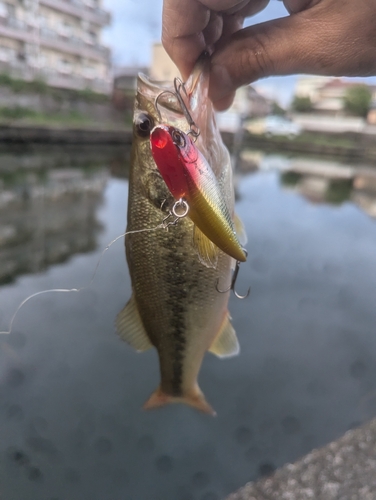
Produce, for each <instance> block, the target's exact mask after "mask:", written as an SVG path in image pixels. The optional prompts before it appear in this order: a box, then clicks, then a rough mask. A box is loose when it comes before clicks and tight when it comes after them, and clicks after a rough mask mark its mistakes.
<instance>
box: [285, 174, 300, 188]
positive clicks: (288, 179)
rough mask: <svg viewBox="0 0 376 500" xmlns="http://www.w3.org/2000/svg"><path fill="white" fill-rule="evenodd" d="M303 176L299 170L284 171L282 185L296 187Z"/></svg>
mask: <svg viewBox="0 0 376 500" xmlns="http://www.w3.org/2000/svg"><path fill="white" fill-rule="evenodd" d="M301 178H302V175H301V174H298V173H297V172H282V173H281V175H280V181H281V184H282V186H288V187H294V186H296V185H297V184H298V182H299V181H300V179H301Z"/></svg>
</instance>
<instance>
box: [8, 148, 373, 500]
mask: <svg viewBox="0 0 376 500" xmlns="http://www.w3.org/2000/svg"><path fill="white" fill-rule="evenodd" d="M128 156H129V151H123V150H112V149H109V150H106V151H103V150H102V149H101V150H98V151H95V149H94V150H93V148H92V149H90V150H66V149H65V150H64V151H62V150H59V149H54V150H50V149H48V148H46V149H43V148H42V149H40V148H39V149H36V150H21V151H20V150H19V149H18V150H14V151H8V150H6V151H5V150H4V151H0V165H1V168H0V170H1V171H0V179H1V181H0V184H1V190H0V282H1V286H0V329H1V330H7V329H8V328H9V324H10V321H11V319H12V316H13V314H14V312H15V311H16V309H17V307H18V305H19V304H20V303H21V302H22V301H23V300H24V299H25V298H26V297H28V296H29V295H31V294H33V293H36V292H39V291H43V290H46V289H52V288H59V289H70V288H81V287H85V285H89V286H87V287H86V288H84V289H82V290H81V291H80V292H72V293H57V292H54V293H49V294H42V295H38V296H36V297H34V298H32V299H31V300H29V301H28V302H27V303H26V304H25V305H24V306H23V307H22V308H21V309H20V310H19V312H18V314H17V315H16V317H15V320H14V322H13V326H12V333H11V334H10V335H2V336H0V496H1V497H2V498H4V499H7V500H36V499H38V500H76V499H77V500H82V499H90V500H103V499H111V500H124V499H127V500H129V499H130V500H143V499H145V500H146V499H147V500H220V499H223V498H224V497H225V496H226V495H227V494H229V493H230V492H232V491H234V490H236V489H237V488H239V487H240V486H242V485H243V484H245V483H246V482H247V481H250V480H254V479H257V478H258V477H260V476H261V475H266V474H269V473H272V472H273V470H274V469H275V468H277V467H280V466H282V465H283V464H285V463H287V462H291V461H294V460H296V459H298V458H299V457H301V456H302V455H304V454H305V453H307V452H309V451H310V450H312V449H313V448H315V447H318V446H321V445H323V444H325V443H327V442H329V441H331V440H333V439H336V438H338V437H339V436H341V435H342V434H343V433H344V432H346V431H347V430H348V429H351V428H353V427H356V426H358V425H360V424H361V423H362V422H364V421H366V420H368V419H370V418H372V417H373V416H375V415H376V334H375V329H374V325H375V324H376V308H375V295H376V221H375V220H374V219H373V218H372V217H371V216H370V215H369V214H367V213H366V212H365V211H363V210H362V209H361V208H360V207H359V204H355V203H354V202H352V201H349V200H346V199H345V198H346V197H344V198H343V199H341V200H338V199H337V200H336V204H329V203H327V202H323V203H319V202H318V201H319V200H318V199H317V196H316V198H315V200H314V201H315V203H313V202H312V197H309V196H306V195H305V194H304V193H303V192H301V191H299V189H297V186H296V182H295V183H294V182H291V178H290V179H289V178H288V176H287V177H286V173H284V174H281V173H280V171H279V168H280V165H281V163H282V164H283V165H284V166H285V162H284V161H283V160H282V159H281V158H277V157H273V158H264V159H262V160H260V161H261V164H262V165H264V166H265V165H267V166H268V168H267V169H262V170H257V171H256V172H253V173H244V174H241V175H239V176H237V199H238V201H237V212H238V214H239V215H240V216H241V218H242V219H243V221H244V223H245V227H246V230H247V233H248V245H247V248H248V255H249V257H248V261H247V262H246V263H245V264H243V265H242V266H241V270H240V275H239V279H238V283H237V286H238V291H239V293H244V292H245V291H246V289H247V288H248V286H249V285H250V286H251V295H250V297H249V298H248V299H247V300H243V301H241V300H237V299H235V298H234V297H231V300H230V311H231V315H232V317H233V324H234V327H235V329H236V331H237V334H238V338H239V342H240V345H241V353H240V355H239V356H238V357H236V358H233V359H229V360H223V361H221V360H219V359H217V358H215V357H214V356H212V355H210V354H208V355H207V356H206V357H205V359H204V363H203V366H202V370H201V373H200V385H201V388H202V390H203V392H204V393H205V395H206V396H207V399H208V401H209V402H210V403H211V404H212V405H213V407H214V408H215V409H216V411H217V413H218V416H217V417H216V418H211V417H208V416H206V415H202V414H200V413H198V412H195V411H194V410H192V409H190V408H187V407H184V406H181V405H172V406H170V407H166V408H163V409H160V410H158V411H151V412H145V411H143V410H142V409H141V406H142V404H143V403H144V401H145V400H146V399H147V398H148V396H149V395H150V393H151V392H152V391H153V390H154V389H155V388H156V386H157V383H158V377H159V375H158V362H157V357H156V353H155V352H153V351H150V352H146V353H144V354H137V353H136V352H134V351H133V350H132V349H131V348H130V347H129V346H127V345H126V344H125V343H123V342H122V341H121V340H120V339H119V338H118V337H117V335H116V333H115V328H114V321H115V316H116V314H117V313H118V312H119V310H120V309H121V308H122V307H123V306H124V304H125V302H126V301H127V300H128V299H129V296H130V281H129V275H128V271H127V267H126V263H125V256H124V248H123V242H122V241H121V240H119V241H117V242H116V243H114V244H113V245H112V246H111V247H110V249H109V250H108V251H107V252H105V253H104V255H103V258H102V260H101V262H100V265H99V267H98V269H97V272H96V274H95V277H94V280H93V282H92V283H91V284H90V281H91V279H92V276H93V272H94V270H95V268H96V266H97V263H98V259H99V257H100V255H101V253H102V251H103V249H104V248H105V247H106V245H107V244H108V243H109V242H110V241H112V240H113V239H114V238H116V237H117V236H119V235H120V234H122V233H123V232H124V229H125V224H126V207H127V190H128V182H127V178H126V176H127V168H128V165H127V159H128ZM262 165H261V166H262ZM286 179H287V180H286ZM316 184H317V183H316ZM305 185H306V184H305ZM349 196H350V193H349Z"/></svg>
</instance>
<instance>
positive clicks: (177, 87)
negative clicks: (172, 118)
mask: <svg viewBox="0 0 376 500" xmlns="http://www.w3.org/2000/svg"><path fill="white" fill-rule="evenodd" d="M174 88H175V92H176V98H177V100H178V101H179V104H180V107H181V109H182V111H183V114H184V116H185V119H186V120H187V122H188V125H189V127H190V129H189V132H188V134H191V135H192V137H193V138H194V139H197V137H198V136H199V135H200V129H199V128H198V126H197V125H196V123H195V121H194V120H193V118H192V115H191V114H190V112H189V110H188V108H187V106H186V105H185V102H184V99H183V98H182V96H181V89H183V90H184V94H185V95H186V96H187V97H188V94H187V91H186V89H185V85H184V83H183V82H182V81H181V80H180V78H178V77H176V78H174Z"/></svg>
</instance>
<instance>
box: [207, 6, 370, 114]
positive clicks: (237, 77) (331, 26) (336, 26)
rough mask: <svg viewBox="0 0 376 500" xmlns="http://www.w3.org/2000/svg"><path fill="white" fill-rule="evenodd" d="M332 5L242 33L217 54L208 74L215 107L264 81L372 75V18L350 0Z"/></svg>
mask: <svg viewBox="0 0 376 500" xmlns="http://www.w3.org/2000/svg"><path fill="white" fill-rule="evenodd" d="M334 3H335V2H332V1H331V0H328V1H326V4H327V5H326V6H324V5H323V4H325V2H322V3H320V4H318V5H316V6H315V7H312V8H311V9H309V10H307V11H303V12H299V13H297V14H293V15H290V16H288V17H285V18H282V19H275V20H273V21H269V22H266V23H262V24H258V25H255V26H250V27H248V28H245V29H242V30H240V31H237V32H236V33H234V34H233V35H232V37H231V38H230V39H228V40H227V41H226V43H224V44H223V45H220V46H219V47H218V48H216V51H215V52H214V54H213V56H212V60H211V73H210V97H211V99H212V101H213V103H214V105H215V107H216V108H217V109H219V110H221V109H222V110H223V109H226V107H228V106H229V104H230V103H231V99H232V97H231V96H233V93H234V91H235V90H236V89H237V88H238V87H240V86H241V85H245V84H248V83H251V82H253V81H255V80H257V79H259V78H264V77H267V76H277V75H278V76H279V75H289V74H295V73H310V74H318V75H328V76H329V75H330V76H344V75H345V76H355V75H357V76H368V75H370V74H376V63H375V57H374V53H375V50H376V36H375V31H374V25H373V22H372V21H369V20H368V19H369V18H370V17H371V19H372V16H370V13H369V12H368V11H367V12H365V9H363V10H362V9H359V4H357V5H355V6H354V2H353V1H352V0H350V1H347V0H343V4H345V6H346V8H344V9H339V10H338V9H337V8H335V9H334V8H328V4H330V5H331V6H333V5H334ZM357 8H358V10H357ZM359 11H360V12H359ZM374 13H376V9H375V10H374ZM367 17H368V18H367Z"/></svg>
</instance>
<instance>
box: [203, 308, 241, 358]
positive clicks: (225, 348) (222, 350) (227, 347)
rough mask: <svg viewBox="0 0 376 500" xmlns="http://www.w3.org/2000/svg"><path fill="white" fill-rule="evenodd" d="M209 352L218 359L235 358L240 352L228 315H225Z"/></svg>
mask: <svg viewBox="0 0 376 500" xmlns="http://www.w3.org/2000/svg"><path fill="white" fill-rule="evenodd" d="M209 352H211V353H212V354H215V355H216V356H218V357H219V358H230V357H232V356H236V355H238V354H239V352H240V346H239V342H238V339H237V337H236V333H235V330H234V328H233V326H232V324H231V323H230V315H229V314H228V313H227V314H226V315H225V318H224V320H223V323H222V325H221V328H220V330H219V332H218V335H217V336H216V337H215V339H214V341H213V343H212V345H211V346H210V348H209Z"/></svg>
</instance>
